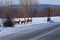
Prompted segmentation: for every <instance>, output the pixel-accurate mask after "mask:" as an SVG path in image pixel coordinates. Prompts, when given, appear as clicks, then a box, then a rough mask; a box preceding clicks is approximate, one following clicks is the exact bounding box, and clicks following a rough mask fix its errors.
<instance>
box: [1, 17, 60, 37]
mask: <svg viewBox="0 0 60 40" xmlns="http://www.w3.org/2000/svg"><path fill="white" fill-rule="evenodd" d="M20 19H21V20H24V19H23V18H15V20H16V21H18V20H20ZM1 20H2V19H0V24H1V23H2V21H1ZM57 24H60V17H51V21H50V22H47V17H38V18H37V17H36V18H32V23H28V24H25V25H24V24H22V25H21V24H16V25H15V27H13V28H10V27H6V28H5V27H3V26H1V27H0V37H3V36H7V35H10V34H14V33H18V32H22V31H24V30H32V31H35V30H37V29H43V28H47V27H51V26H55V25H57ZM1 25H2V24H1Z"/></svg>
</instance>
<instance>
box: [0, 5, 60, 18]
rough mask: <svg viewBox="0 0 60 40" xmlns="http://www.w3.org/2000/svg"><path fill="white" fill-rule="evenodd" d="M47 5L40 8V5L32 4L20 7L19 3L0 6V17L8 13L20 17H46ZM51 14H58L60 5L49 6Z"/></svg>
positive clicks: (59, 13) (59, 14)
mask: <svg viewBox="0 0 60 40" xmlns="http://www.w3.org/2000/svg"><path fill="white" fill-rule="evenodd" d="M47 8H48V7H45V8H44V9H42V7H40V6H37V5H33V6H29V7H25V8H23V7H21V6H20V5H10V6H0V18H5V17H6V16H7V15H10V16H11V17H13V18H21V17H47V15H48V10H47ZM50 15H51V16H60V7H59V6H57V7H56V8H54V6H53V7H50Z"/></svg>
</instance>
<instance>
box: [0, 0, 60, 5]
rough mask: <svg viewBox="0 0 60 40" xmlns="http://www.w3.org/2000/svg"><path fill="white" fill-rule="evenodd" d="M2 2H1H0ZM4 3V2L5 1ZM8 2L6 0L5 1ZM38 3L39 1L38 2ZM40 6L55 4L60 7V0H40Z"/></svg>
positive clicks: (16, 0)
mask: <svg viewBox="0 0 60 40" xmlns="http://www.w3.org/2000/svg"><path fill="white" fill-rule="evenodd" d="M0 1H1V0H0ZM3 1H4V0H3ZM5 1H6V0H5ZM14 1H15V4H18V3H19V1H18V0H13V3H14ZM37 1H38V0H37ZM38 2H39V4H54V5H60V0H39V1H38Z"/></svg>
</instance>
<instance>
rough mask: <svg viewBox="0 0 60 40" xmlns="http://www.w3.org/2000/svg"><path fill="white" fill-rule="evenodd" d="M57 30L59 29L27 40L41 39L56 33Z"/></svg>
mask: <svg viewBox="0 0 60 40" xmlns="http://www.w3.org/2000/svg"><path fill="white" fill-rule="evenodd" d="M59 29H60V28H57V29H55V30H52V31H50V32H48V33H45V34H42V35H39V36H36V37H34V38H31V39H29V40H37V39H39V38H42V37H44V36H47V35H49V34H51V33H54V32H56V31H58V30H59Z"/></svg>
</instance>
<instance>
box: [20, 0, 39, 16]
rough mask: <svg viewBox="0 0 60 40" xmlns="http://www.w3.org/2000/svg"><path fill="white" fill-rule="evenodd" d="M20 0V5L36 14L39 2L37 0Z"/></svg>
mask: <svg viewBox="0 0 60 40" xmlns="http://www.w3.org/2000/svg"><path fill="white" fill-rule="evenodd" d="M19 1H20V5H21V7H22V8H24V9H25V10H28V11H29V12H30V14H31V15H32V14H35V13H36V12H35V11H36V6H37V4H38V1H37V0H19Z"/></svg>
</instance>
